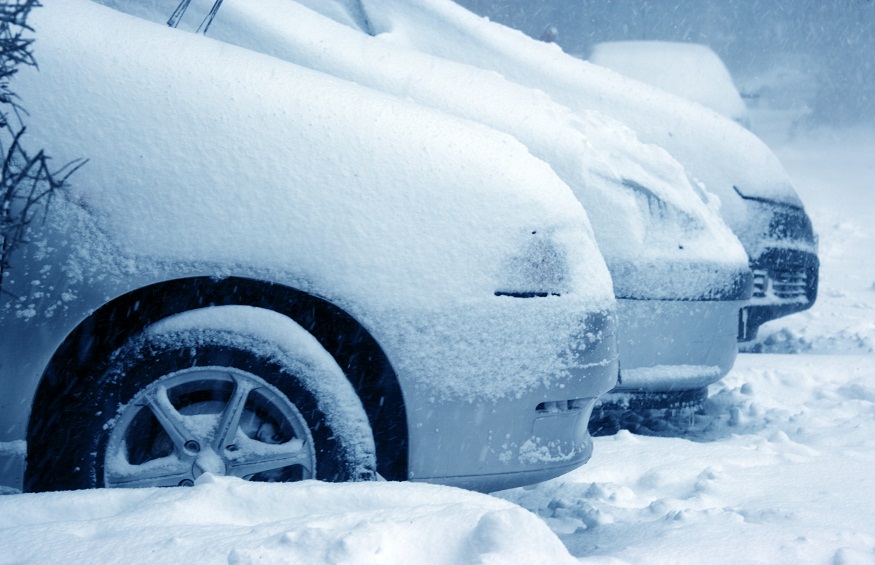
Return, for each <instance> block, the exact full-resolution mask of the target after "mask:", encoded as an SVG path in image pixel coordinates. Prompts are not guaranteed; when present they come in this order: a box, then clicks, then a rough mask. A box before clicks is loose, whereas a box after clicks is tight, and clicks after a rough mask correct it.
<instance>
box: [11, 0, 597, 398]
mask: <svg viewBox="0 0 875 565" xmlns="http://www.w3.org/2000/svg"><path fill="white" fill-rule="evenodd" d="M46 4H47V5H46V6H45V7H43V8H40V9H38V10H35V11H34V13H33V19H32V24H33V26H34V28H35V29H36V30H37V33H38V35H39V48H38V49H37V50H36V55H37V57H38V60H39V63H40V68H39V71H36V70H33V69H29V68H26V69H21V71H20V72H19V74H18V75H16V77H15V89H16V92H17V93H18V94H19V95H20V96H21V98H22V99H23V100H24V99H26V100H27V101H28V102H27V109H28V111H29V112H30V114H31V115H30V118H29V120H28V133H29V136H30V138H31V139H32V140H34V141H35V142H36V143H40V144H41V146H42V147H45V149H46V151H47V152H48V153H50V154H51V155H52V156H53V158H54V159H56V160H57V161H58V162H66V161H68V160H70V159H73V158H77V157H83V156H85V157H87V158H88V159H89V162H88V164H87V166H86V167H83V168H82V169H81V170H80V171H79V172H77V174H76V179H75V182H74V183H73V185H74V186H73V187H72V188H71V190H70V191H69V193H68V197H69V198H68V199H58V200H57V202H56V205H55V206H53V209H52V214H53V216H52V218H51V221H50V222H49V223H48V227H47V228H46V229H47V230H52V229H55V230H57V232H58V233H63V234H64V236H63V237H60V238H57V235H58V234H57V233H56V234H51V235H52V237H56V238H57V241H65V242H67V244H68V245H69V248H65V249H62V250H58V249H54V250H53V249H48V250H46V255H47V258H46V259H45V263H46V264H48V265H49V267H50V268H56V267H57V266H58V265H57V264H56V263H57V262H59V261H63V262H64V263H63V268H64V271H65V274H66V276H67V279H68V282H69V283H70V285H69V289H64V290H65V291H66V290H69V291H72V292H73V293H75V294H77V295H79V296H83V299H84V298H87V297H86V296H85V295H86V294H87V292H86V291H87V289H88V287H89V283H90V282H91V281H95V280H101V279H103V280H104V281H105V280H106V279H113V278H115V279H117V280H125V278H126V277H131V276H136V277H139V278H140V279H141V280H146V281H149V280H156V279H160V278H161V277H162V276H167V273H171V276H191V275H199V276H204V275H208V276H219V277H225V276H230V275H238V276H250V277H254V278H266V279H270V280H275V281H276V280H278V281H282V282H284V283H285V284H288V285H290V286H294V287H297V288H300V289H301V290H304V291H307V292H310V293H312V294H315V295H317V296H320V297H323V298H325V299H327V300H329V301H332V302H334V303H335V304H337V305H339V306H340V307H342V308H344V309H346V310H347V311H348V312H349V313H350V314H351V315H352V316H354V317H356V319H358V320H359V321H360V322H361V323H362V324H363V325H364V326H365V327H366V328H368V329H369V331H371V333H372V334H373V335H374V337H375V338H376V339H377V341H378V342H379V343H380V345H381V346H382V347H383V348H384V350H385V351H386V352H387V355H388V356H389V357H390V361H391V362H392V364H393V367H395V368H396V369H399V370H398V372H399V374H401V373H403V374H404V375H405V378H409V379H413V380H414V381H415V382H413V383H412V385H414V386H419V387H422V388H424V389H426V388H427V389H428V390H429V393H430V394H431V395H434V396H435V397H437V398H446V397H463V398H468V399H470V398H471V397H472V395H473V396H481V397H488V398H498V397H502V396H504V395H507V394H518V393H520V391H524V390H528V389H531V388H533V387H541V386H547V385H552V384H553V383H555V382H557V381H560V380H562V379H565V378H566V377H567V375H568V371H570V370H573V369H574V368H575V367H576V365H575V364H576V363H577V361H575V358H574V355H570V354H569V353H570V352H571V350H573V349H574V348H575V347H576V346H577V345H581V344H582V343H583V339H582V338H581V339H580V340H578V339H577V338H576V337H575V336H576V335H577V334H579V333H580V331H581V328H582V327H584V325H585V317H586V314H587V313H588V312H590V313H591V312H602V311H604V310H606V309H610V308H612V306H613V296H612V288H611V280H610V276H609V274H608V271H607V269H606V267H605V264H604V261H603V259H602V257H601V254H600V252H599V251H598V249H597V247H596V243H595V241H594V239H593V236H592V231H591V228H590V227H589V222H588V220H587V217H586V214H585V212H584V210H583V208H582V207H581V205H580V204H579V202H577V200H576V199H575V198H574V195H573V194H572V193H571V191H570V190H569V189H568V187H567V186H566V185H565V183H563V182H562V181H561V179H559V178H558V177H557V176H556V175H555V173H554V172H553V171H552V170H551V169H550V167H549V166H548V165H547V164H545V163H543V162H542V161H540V160H538V159H535V158H534V157H532V156H531V154H530V153H529V151H528V150H527V149H526V148H525V147H524V146H523V145H522V144H520V143H519V142H518V141H517V140H515V139H514V138H512V137H510V136H508V135H505V134H501V133H499V132H497V131H495V130H493V129H490V128H487V127H484V126H482V125H479V124H475V123H472V122H470V121H466V120H461V119H457V118H452V117H450V116H448V115H446V114H444V113H440V112H437V111H434V110H431V109H428V108H425V107H423V106H420V105H418V104H415V103H413V102H411V101H405V100H400V99H398V98H396V97H392V96H388V95H386V94H383V93H380V92H377V91H375V90H372V89H368V88H364V87H361V86H359V85H355V84H353V83H351V82H348V81H343V80H339V79H337V78H334V77H330V76H328V75H326V74H323V73H318V72H314V71H311V70H308V69H305V68H302V67H299V66H296V65H293V64H290V63H287V62H284V61H280V60H279V59H276V58H273V57H268V56H265V55H262V54H258V53H255V52H253V51H251V50H246V49H240V48H238V47H235V46H232V45H228V44H226V43H222V42H218V41H215V40H213V39H211V38H209V37H207V38H204V37H203V36H198V35H194V34H191V33H186V32H183V31H181V30H172V29H168V28H167V27H166V26H165V25H163V24H162V25H156V24H155V23H151V22H147V21H144V20H142V19H139V18H134V17H131V16H129V15H126V14H121V13H119V12H117V11H114V10H110V9H107V8H106V7H103V6H100V5H98V4H95V3H92V2H87V1H84V0H70V1H65V2H48V3H46ZM144 6H146V4H144ZM84 29H87V30H89V31H88V33H83V32H82V31H81V30H84ZM216 61H221V64H217V63H216ZM59 92H63V96H59V95H57V93H59ZM58 131H63V132H64V135H57V132H58ZM46 237H48V236H46ZM34 252H35V251H34ZM52 253H55V254H59V255H63V259H62V260H61V259H58V258H57V257H54V256H53V255H52ZM545 258H547V259H550V260H554V259H557V258H558V261H556V262H555V269H553V270H552V271H547V270H539V269H532V268H531V265H533V264H538V263H540V262H541V261H542V260H543V259H545ZM15 283H16V284H19V285H22V284H23V283H24V281H23V280H22V281H19V280H16V281H15ZM101 284H102V285H104V284H105V282H104V283H101ZM16 288H21V286H18V287H16ZM126 290H127V289H125V288H119V290H118V292H119V293H121V292H125V291H126ZM498 290H505V291H515V292H548V293H551V292H555V293H557V294H560V295H561V296H555V297H551V298H550V299H548V300H545V301H541V302H540V303H539V304H538V305H537V306H535V307H532V306H530V305H524V304H521V303H520V302H521V301H516V302H514V301H513V299H508V298H502V297H497V296H495V292H496V291H498ZM22 294H25V293H22ZM27 294H28V295H29V293H27ZM91 299H93V300H94V301H95V303H97V302H98V301H100V300H105V299H106V297H91ZM58 300H59V303H60V299H58ZM30 303H34V304H36V303H37V302H36V301H32V302H23V303H22V305H14V306H12V307H15V308H21V307H23V306H27V305H29V304H30ZM6 308H10V306H9V305H8V304H7V305H6ZM473 336H477V337H476V339H475V338H474V337H473ZM533 351H541V352H542V353H543V355H542V357H543V358H545V359H555V360H556V361H555V362H553V363H549V364H547V365H544V366H538V367H532V366H531V365H532V364H531V362H530V360H531V359H532V358H533ZM436 359H443V361H441V362H438V361H436ZM447 359H453V360H455V361H456V363H457V365H456V366H455V370H454V371H452V372H448V371H447V370H446V366H445V365H446V360H447ZM496 375H501V376H502V379H496V378H495V376H496Z"/></svg>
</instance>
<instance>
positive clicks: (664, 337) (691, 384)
mask: <svg viewBox="0 0 875 565" xmlns="http://www.w3.org/2000/svg"><path fill="white" fill-rule="evenodd" d="M173 4H174V2H173V1H172V0H168V1H166V2H165V3H164V5H163V8H164V10H165V11H164V12H163V13H162V11H161V9H160V8H161V7H162V6H161V5H160V3H159V4H158V5H156V6H154V7H153V8H152V9H151V12H150V11H148V10H146V9H145V8H143V7H142V6H141V5H140V4H139V3H136V2H120V1H118V0H115V1H114V2H113V5H115V6H117V7H120V8H123V9H126V10H129V11H131V12H132V13H137V14H139V15H142V16H144V17H150V18H152V19H153V20H154V21H158V22H160V21H163V20H164V19H165V18H166V15H167V13H169V10H170V7H171V6H172V5H173ZM311 4H312V5H313V7H314V8H319V9H321V10H323V11H324V12H326V13H327V14H330V16H331V17H325V15H320V14H319V13H317V12H315V11H313V10H310V9H308V8H306V7H304V6H303V5H301V4H299V3H297V2H291V1H282V2H258V3H229V4H226V5H224V7H223V9H222V11H221V12H220V13H219V14H218V16H217V17H216V18H215V20H214V21H213V23H212V25H211V27H210V30H209V35H210V37H213V38H216V39H220V40H223V41H227V42H229V43H234V44H237V45H241V46H244V47H247V48H250V49H253V50H257V51H261V52H264V53H267V54H270V55H273V56H275V57H277V58H281V59H284V60H288V61H291V62H294V63H296V64H300V65H303V66H308V67H310V68H313V69H316V70H319V71H322V72H325V73H328V74H333V75H335V76H338V77H340V78H344V79H346V80H350V81H352V82H355V83H357V84H362V85H367V86H370V87H372V88H374V89H378V90H382V91H384V92H387V93H390V94H393V95H395V96H397V97H399V98H401V99H408V100H414V101H416V102H418V103H420V104H423V105H426V106H430V107H433V108H435V109H437V110H440V111H442V112H446V113H448V114H452V115H455V116H458V117H462V118H465V119H469V120H472V121H477V122H480V123H482V124H484V125H488V126H490V127H492V128H495V129H497V130H499V131H502V132H504V133H508V134H510V135H512V136H514V137H515V138H516V139H518V140H519V141H521V142H522V143H523V144H525V145H526V147H528V149H529V151H530V152H531V153H532V154H533V155H535V156H536V157H538V158H539V159H541V160H543V161H545V162H546V163H548V164H549V165H550V166H551V167H552V169H553V170H554V171H555V172H556V174H557V175H558V176H559V177H560V178H561V179H562V180H564V181H565V182H566V183H567V184H568V185H569V186H570V187H571V188H572V190H573V191H574V194H575V195H576V196H577V198H578V200H580V202H581V203H583V205H584V207H585V208H586V210H587V214H588V216H589V218H590V221H591V222H592V225H593V229H594V233H595V237H596V240H597V242H598V244H599V247H600V249H601V251H602V254H603V255H604V257H605V260H606V262H607V264H608V268H609V270H610V271H611V275H612V278H613V283H614V291H615V293H616V295H617V298H618V306H617V308H618V312H619V318H618V322H619V325H618V335H619V345H620V364H621V367H622V372H621V375H620V376H621V381H620V383H619V384H618V386H617V388H616V389H615V391H614V394H611V395H609V396H606V397H603V398H604V399H605V401H603V402H601V405H602V406H603V409H600V412H604V413H608V412H609V411H610V412H611V414H612V417H613V415H615V414H616V413H617V412H620V413H622V412H624V411H625V410H624V408H625V406H627V405H628V404H629V403H630V402H631V403H632V404H636V405H645V406H651V405H660V406H662V405H673V404H677V403H679V402H683V403H692V402H696V401H698V400H701V398H702V397H703V396H704V394H705V392H706V387H707V385H709V384H710V383H713V382H715V381H717V380H719V379H720V378H722V377H723V376H724V375H725V374H726V373H727V372H728V371H729V370H730V368H731V367H732V365H733V362H734V360H735V356H736V353H737V344H736V334H737V324H738V311H739V309H740V308H742V307H743V306H744V305H745V304H746V303H747V300H748V299H749V297H750V279H751V276H750V272H749V269H748V267H747V258H746V255H745V253H744V250H743V248H742V247H741V244H740V243H739V242H738V240H737V238H736V237H735V236H734V235H733V234H732V232H731V231H730V230H729V229H728V228H727V227H726V226H725V225H724V224H723V222H722V220H721V219H720V218H719V216H718V215H717V214H716V212H715V211H714V210H713V209H712V208H713V203H712V204H711V205H710V206H709V205H706V204H705V203H704V202H703V201H702V199H701V198H700V196H699V195H698V194H697V192H696V189H695V187H694V186H692V185H691V183H690V182H689V180H688V179H687V177H686V175H685V173H684V170H683V168H682V167H680V166H679V165H678V164H677V162H675V161H674V160H673V159H672V158H671V157H670V156H669V155H668V154H667V153H666V152H665V151H664V150H662V149H661V148H659V147H655V146H653V145H647V144H643V143H641V142H640V141H638V139H637V138H636V136H635V134H634V133H633V132H632V131H631V130H629V128H627V127H625V126H623V125H622V124H620V123H619V122H617V121H616V120H613V119H611V118H608V117H607V116H604V115H602V114H600V113H598V112H573V111H572V110H570V109H569V108H567V107H565V106H562V105H560V104H557V103H555V102H554V101H552V100H551V99H550V98H549V97H547V96H545V95H544V94H543V93H542V92H538V91H536V90H534V89H531V88H527V87H524V86H521V85H519V84H517V83H514V82H511V81H508V80H506V79H504V78H502V77H500V76H498V75H497V74H496V73H494V72H490V71H484V70H482V69H480V68H477V67H475V66H471V65H465V64H460V63H457V62H454V61H450V60H447V59H444V58H440V57H435V56H431V55H428V54H425V53H421V52H418V51H416V50H412V49H407V48H405V47H404V46H403V45H401V46H399V45H395V44H393V43H391V42H386V41H382V40H381V38H380V37H372V36H371V35H369V34H368V33H367V31H368V30H367V24H366V21H365V20H363V19H362V17H361V15H362V13H359V12H355V11H352V10H351V8H352V7H353V6H354V4H350V3H347V4H345V5H344V4H341V3H332V2H327V1H326V2H319V3H311ZM202 14H203V7H201V11H200V12H199V11H197V10H192V12H191V13H189V14H188V15H187V18H186V19H183V20H182V21H181V22H180V25H181V26H182V27H185V28H188V29H191V30H194V29H195V26H196V25H197V23H198V22H199V21H201V17H200V16H202ZM344 16H345V17H344ZM617 408H619V410H617Z"/></svg>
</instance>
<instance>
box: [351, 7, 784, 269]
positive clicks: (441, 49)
mask: <svg viewBox="0 0 875 565" xmlns="http://www.w3.org/2000/svg"><path fill="white" fill-rule="evenodd" d="M362 5H363V6H364V7H365V12H366V13H367V16H368V19H369V21H370V23H371V27H372V30H373V32H374V33H375V34H377V35H378V36H381V37H382V38H384V39H385V40H387V41H391V42H393V43H395V44H399V45H405V46H409V47H413V48H415V49H418V50H421V51H424V52H426V53H430V54H433V55H436V56H439V57H444V58H447V59H451V60H454V61H459V62H463V63H467V64H470V65H474V66H479V67H481V68H484V69H490V70H493V71H496V72H498V73H500V74H501V75H502V76H504V77H505V78H507V79H509V80H512V81H515V82H518V83H520V84H523V85H526V86H529V87H531V88H535V89H540V90H542V91H544V92H545V93H547V95H548V96H550V97H551V98H552V99H553V100H554V101H556V102H558V103H560V104H563V105H566V106H568V107H569V108H571V109H572V110H575V111H580V112H583V111H587V110H597V111H601V112H603V113H605V114H607V115H608V116H610V117H612V118H614V119H617V120H619V121H620V122H622V123H624V124H626V125H627V126H629V127H630V128H632V129H633V130H634V131H635V132H636V133H637V134H638V136H639V138H640V139H641V141H643V142H645V143H653V144H655V145H658V146H660V147H663V148H664V149H666V150H667V151H668V152H669V153H670V154H671V155H672V157H674V158H675V159H677V160H678V162H679V163H680V164H681V165H683V167H684V168H685V169H686V171H687V172H688V173H689V174H690V175H691V176H692V178H693V179H695V180H697V181H699V182H702V183H703V184H704V186H705V189H706V190H707V191H709V192H712V193H714V194H715V195H716V196H717V197H718V198H719V199H720V201H721V203H722V215H723V218H724V219H725V220H726V222H727V223H728V224H729V226H730V227H731V228H732V229H733V231H734V232H735V233H736V235H738V237H739V239H741V241H742V243H743V244H744V245H745V248H746V249H747V250H748V254H751V255H754V256H755V255H757V254H758V253H759V252H760V249H759V247H758V242H759V240H760V239H761V234H760V233H759V230H754V231H755V233H752V232H751V231H750V225H751V224H750V222H749V221H748V219H747V214H748V211H747V208H746V206H745V203H744V202H743V201H742V200H741V199H740V198H739V197H738V196H737V195H736V194H735V193H734V190H733V186H737V187H739V189H740V190H742V191H743V192H744V193H745V194H746V195H748V196H754V197H758V198H765V199H769V200H772V201H776V202H781V203H784V204H788V205H792V206H801V201H800V200H799V197H798V196H797V195H796V193H795V191H794V190H793V187H792V185H791V182H790V178H789V177H788V175H787V173H786V171H785V170H784V168H783V167H782V166H781V164H780V162H779V161H778V159H777V158H776V157H775V155H774V154H773V153H772V152H771V151H770V150H769V148H768V147H767V146H766V145H765V144H764V143H763V142H762V141H760V140H759V139H758V138H757V137H756V136H755V135H753V134H752V133H750V132H749V131H747V130H746V129H744V128H743V127H742V126H740V125H738V124H736V123H734V122H732V121H731V120H729V119H727V118H724V117H723V116H721V115H719V114H717V113H716V112H714V111H712V110H709V109H707V108H703V107H701V106H700V105H697V104H694V103H690V102H688V101H686V100H684V99H682V98H680V97H677V96H675V95H673V94H669V93H667V92H665V91H662V90H660V89H658V88H655V87H652V86H649V85H644V84H642V83H640V82H637V81H635V80H632V79H629V78H626V77H623V76H621V75H619V74H617V73H615V72H614V71H611V70H608V69H605V68H602V67H599V66H597V65H593V64H592V63H589V62H587V61H582V60H579V59H577V58H575V57H572V56H570V55H567V54H565V53H564V52H563V51H562V50H561V49H560V48H559V47H558V46H557V45H555V44H548V43H543V42H540V41H536V40H534V39H531V38H529V37H527V36H525V35H524V34H522V33H521V32H518V31H516V30H512V29H509V28H507V27H504V26H502V25H499V24H497V23H493V22H490V21H489V20H488V19H485V18H481V17H479V16H476V15H475V14H472V13H471V12H468V11H467V10H465V9H464V8H462V7H461V6H459V5H457V4H455V3H453V2H451V1H450V0H412V1H408V0H377V1H372V0H362Z"/></svg>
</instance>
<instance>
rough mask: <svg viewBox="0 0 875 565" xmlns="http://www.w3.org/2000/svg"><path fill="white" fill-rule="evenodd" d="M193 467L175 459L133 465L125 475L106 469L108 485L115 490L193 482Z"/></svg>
mask: <svg viewBox="0 0 875 565" xmlns="http://www.w3.org/2000/svg"><path fill="white" fill-rule="evenodd" d="M193 478H194V477H192V474H191V465H186V464H184V463H183V462H182V461H179V460H178V459H175V458H170V457H168V458H165V459H163V460H159V461H150V462H149V463H146V464H143V465H131V466H130V467H128V469H127V470H126V471H125V472H124V473H113V472H112V470H111V469H106V484H107V486H109V487H113V488H119V487H121V488H141V487H175V486H179V485H181V484H183V481H189V482H191V481H192V480H193Z"/></svg>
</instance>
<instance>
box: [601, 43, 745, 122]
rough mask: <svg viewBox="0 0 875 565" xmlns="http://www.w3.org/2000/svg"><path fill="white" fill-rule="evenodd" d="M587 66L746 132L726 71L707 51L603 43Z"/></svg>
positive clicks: (739, 102)
mask: <svg viewBox="0 0 875 565" xmlns="http://www.w3.org/2000/svg"><path fill="white" fill-rule="evenodd" d="M588 59H589V60H590V62H592V63H595V64H596V65H599V66H600V67H606V68H608V69H611V70H614V71H617V72H618V73H620V74H621V75H625V76H627V77H629V78H633V79H635V80H638V81H641V82H643V83H647V84H650V85H653V86H655V87H657V88H661V89H662V90H665V91H666V92H671V93H672V94H676V95H678V96H680V97H682V98H686V99H687V100H691V101H693V102H697V103H699V104H701V105H702V106H705V107H706V108H711V109H712V110H714V111H715V112H718V113H720V114H722V115H724V116H726V117H727V118H729V119H731V120H735V121H736V122H738V123H739V124H741V125H743V126H744V127H746V128H750V115H749V114H748V111H747V106H746V105H745V104H744V100H742V98H741V94H739V92H738V89H737V88H736V86H735V83H734V82H733V80H732V75H731V74H730V73H729V69H727V68H726V65H724V64H723V61H722V60H721V59H720V57H719V56H718V55H717V53H715V52H714V51H713V50H712V49H711V48H710V47H708V46H707V45H703V44H701V43H681V42H675V41H605V42H603V43H597V44H595V45H594V46H593V47H592V50H591V51H590V54H589V57H588Z"/></svg>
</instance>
